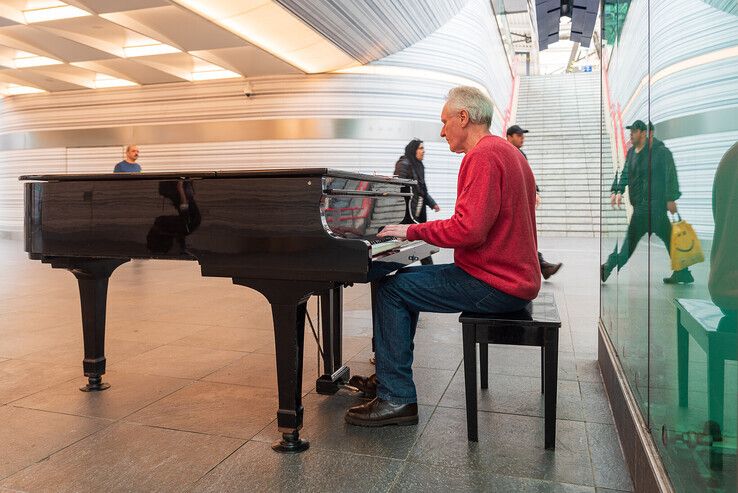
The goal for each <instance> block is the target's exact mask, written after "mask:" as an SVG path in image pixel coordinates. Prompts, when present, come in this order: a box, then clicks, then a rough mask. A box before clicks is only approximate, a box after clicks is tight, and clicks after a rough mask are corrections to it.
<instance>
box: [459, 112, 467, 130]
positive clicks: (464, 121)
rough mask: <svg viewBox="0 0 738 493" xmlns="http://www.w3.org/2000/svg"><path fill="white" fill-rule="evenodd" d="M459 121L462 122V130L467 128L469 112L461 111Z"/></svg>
mask: <svg viewBox="0 0 738 493" xmlns="http://www.w3.org/2000/svg"><path fill="white" fill-rule="evenodd" d="M459 120H460V122H461V128H465V127H466V126H467V125H468V124H469V112H468V111H466V110H461V111H459Z"/></svg>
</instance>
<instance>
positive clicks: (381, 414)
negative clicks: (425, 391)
mask: <svg viewBox="0 0 738 493" xmlns="http://www.w3.org/2000/svg"><path fill="white" fill-rule="evenodd" d="M346 422H347V423H349V424H352V425H356V426H370V427H378V426H387V425H400V426H406V425H416V424H418V404H417V403H415V402H413V403H412V404H393V403H391V402H390V401H385V400H383V399H380V398H379V397H376V398H375V399H373V400H371V401H369V402H367V403H365V404H361V405H359V406H354V407H352V408H351V409H349V410H348V411H346Z"/></svg>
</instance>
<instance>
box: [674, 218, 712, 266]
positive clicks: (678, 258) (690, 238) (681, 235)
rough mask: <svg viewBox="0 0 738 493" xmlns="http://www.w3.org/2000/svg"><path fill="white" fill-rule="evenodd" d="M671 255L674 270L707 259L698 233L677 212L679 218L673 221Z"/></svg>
mask: <svg viewBox="0 0 738 493" xmlns="http://www.w3.org/2000/svg"><path fill="white" fill-rule="evenodd" d="M669 254H670V255H671V268H672V270H682V269H686V268H687V267H689V266H690V265H694V264H699V263H700V262H704V261H705V255H704V254H703V253H702V245H701V244H700V240H699V238H697V233H695V232H694V228H693V227H692V225H691V224H689V223H688V222H687V221H685V220H683V219H682V216H681V215H679V214H677V220H676V221H674V222H672V223H671V248H670V251H669Z"/></svg>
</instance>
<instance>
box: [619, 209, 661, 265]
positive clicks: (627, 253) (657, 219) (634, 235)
mask: <svg viewBox="0 0 738 493" xmlns="http://www.w3.org/2000/svg"><path fill="white" fill-rule="evenodd" d="M651 233H656V236H658V237H659V238H661V241H663V242H664V245H666V251H667V252H671V221H669V217H668V216H667V215H666V211H659V212H654V213H652V214H651V231H649V224H648V209H647V207H636V208H635V209H634V210H633V216H632V217H631V218H630V224H628V231H627V232H626V233H625V239H624V240H623V244H622V246H621V247H620V252H618V249H617V246H616V247H615V250H614V251H613V252H612V253H611V254H610V256H609V257H608V258H607V265H608V267H610V268H611V269H614V268H615V267H617V268H618V269H622V268H623V266H625V264H626V263H627V262H628V260H629V259H630V257H631V256H632V255H633V252H634V251H635V249H636V247H637V246H638V242H639V241H641V238H643V236H644V235H646V234H651Z"/></svg>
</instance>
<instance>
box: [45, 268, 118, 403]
mask: <svg viewBox="0 0 738 493" xmlns="http://www.w3.org/2000/svg"><path fill="white" fill-rule="evenodd" d="M128 260H129V259H82V258H80V259H74V258H54V259H50V260H49V261H48V262H49V263H51V266H52V267H54V268H60V269H67V270H69V271H70V272H72V274H74V276H75V277H76V278H77V283H78V284H79V298H80V303H81V306H82V332H83V339H84V345H85V358H84V359H83V360H82V369H83V371H84V375H85V376H86V377H87V379H88V382H87V385H85V386H84V387H80V389H79V390H81V391H82V392H96V391H101V390H105V389H107V388H109V387H110V384H108V383H104V382H103V381H102V376H103V375H104V374H105V312H106V303H107V297H108V279H110V275H111V274H112V273H113V271H114V270H115V269H116V268H118V267H119V266H120V265H121V264H124V263H125V262H128Z"/></svg>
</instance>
